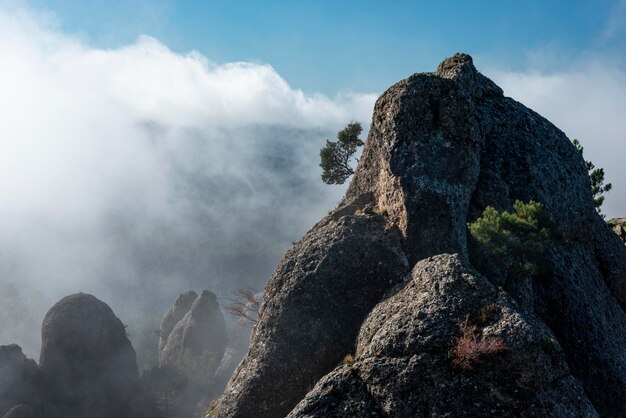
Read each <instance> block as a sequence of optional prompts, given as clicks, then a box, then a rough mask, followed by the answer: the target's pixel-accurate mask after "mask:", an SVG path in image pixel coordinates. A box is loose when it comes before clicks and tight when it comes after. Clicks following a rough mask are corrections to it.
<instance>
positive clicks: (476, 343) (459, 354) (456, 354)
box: [451, 318, 508, 370]
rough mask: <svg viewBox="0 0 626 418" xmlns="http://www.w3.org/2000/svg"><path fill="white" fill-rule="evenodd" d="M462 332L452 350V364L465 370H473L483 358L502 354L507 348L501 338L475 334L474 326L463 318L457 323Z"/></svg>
mask: <svg viewBox="0 0 626 418" xmlns="http://www.w3.org/2000/svg"><path fill="white" fill-rule="evenodd" d="M459 327H460V328H461V331H462V332H463V335H461V336H460V337H459V338H458V339H457V341H456V344H455V346H454V348H453V349H452V353H451V354H452V364H454V365H455V366H458V367H460V368H462V369H465V370H473V369H474V366H475V365H476V364H478V362H479V361H480V360H482V359H484V358H485V357H489V356H494V355H498V354H502V353H504V352H506V351H508V347H507V346H506V343H505V342H504V340H503V339H502V338H499V337H493V336H489V335H486V336H485V335H480V334H478V333H477V330H476V326H475V325H470V324H469V320H468V319H467V318H465V319H464V320H463V321H461V322H459Z"/></svg>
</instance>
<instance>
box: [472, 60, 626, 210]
mask: <svg viewBox="0 0 626 418" xmlns="http://www.w3.org/2000/svg"><path fill="white" fill-rule="evenodd" d="M484 72H485V74H486V75H488V76H489V77H491V78H492V79H493V80H494V81H495V82H496V83H497V84H499V85H500V86H501V87H502V88H503V89H504V93H505V94H506V95H507V96H510V97H513V98H514V99H515V100H517V101H519V102H521V103H523V104H525V105H526V106H528V107H530V108H531V109H533V110H535V111H536V112H538V113H540V114H541V115H543V116H544V117H546V118H547V119H549V120H550V121H551V122H552V123H554V124H555V125H556V126H557V127H559V128H560V129H562V130H563V131H564V132H565V133H566V134H567V135H568V137H569V138H570V139H573V138H578V139H579V140H580V141H581V142H582V144H583V146H584V147H585V158H586V159H589V160H591V161H593V162H594V163H595V165H596V166H598V167H603V168H604V169H605V176H606V179H607V180H608V181H609V182H612V183H613V191H611V192H610V193H608V194H607V197H606V201H605V204H604V206H603V211H604V212H605V213H606V214H607V216H608V217H614V216H620V217H621V216H626V182H625V181H624V179H626V164H624V161H625V158H626V69H624V68H621V67H620V65H619V64H618V63H617V60H614V59H612V57H610V56H601V55H594V54H585V55H584V56H581V59H580V60H578V61H576V62H574V63H572V66H571V67H569V68H567V69H565V70H559V71H553V72H543V71H536V70H533V69H530V70H527V71H524V72H515V71H507V70H502V69H491V70H490V69H486V70H485V71H484Z"/></svg>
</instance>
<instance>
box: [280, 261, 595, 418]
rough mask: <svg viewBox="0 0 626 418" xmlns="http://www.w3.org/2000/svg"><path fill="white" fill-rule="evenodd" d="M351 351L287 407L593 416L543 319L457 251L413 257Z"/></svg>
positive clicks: (316, 413) (322, 411)
mask: <svg viewBox="0 0 626 418" xmlns="http://www.w3.org/2000/svg"><path fill="white" fill-rule="evenodd" d="M463 338H465V340H463ZM462 343H467V344H466V345H460V344H462ZM481 343H482V344H483V346H480V344H481ZM489 344H492V345H493V344H499V345H498V347H499V348H498V349H497V350H495V349H490V348H489ZM472 350H474V351H472ZM355 358H356V360H355V361H354V362H349V363H347V364H345V365H342V366H340V367H338V368H336V369H335V370H334V371H333V372H331V373H329V374H328V375H327V376H325V377H324V378H323V379H322V380H321V381H320V382H318V384H317V385H316V386H315V388H314V389H313V390H312V391H311V392H309V393H308V394H307V396H306V398H305V399H304V400H303V401H302V402H300V404H299V405H298V406H297V407H296V408H295V409H294V410H293V411H292V412H291V414H290V415H289V416H290V417H294V418H295V417H354V416H368V417H370V416H379V417H416V416H423V417H427V416H461V415H463V416H476V417H477V416H481V417H485V416H493V417H502V416H545V417H555V416H558V417H592V416H597V412H596V411H595V410H594V408H593V407H592V406H591V403H590V402H589V400H588V399H587V397H586V396H585V393H584V391H583V388H582V385H581V384H580V382H579V381H578V380H576V379H575V378H573V377H572V375H571V373H570V371H569V369H568V366H567V362H566V361H565V356H564V354H563V351H562V349H561V347H560V346H559V344H558V343H557V342H556V338H555V336H554V335H553V334H552V332H551V331H550V330H549V329H548V327H546V326H545V325H544V324H543V323H542V322H541V321H540V320H539V319H538V318H537V317H536V315H534V314H533V313H532V312H525V311H523V310H520V309H519V307H518V306H517V304H516V303H515V301H514V300H512V299H511V297H510V296H509V295H508V294H507V292H504V291H499V290H498V289H497V288H496V287H495V286H493V284H492V283H490V282H489V281H488V280H487V279H485V278H484V277H482V276H481V275H480V274H478V273H477V272H476V271H475V270H473V269H472V268H470V267H468V266H467V265H466V264H465V263H464V262H463V261H462V259H461V257H459V256H458V255H447V254H446V255H438V256H435V257H432V258H428V259H425V260H422V261H420V262H419V263H417V264H416V265H415V267H414V268H413V272H412V275H411V277H410V279H409V282H408V283H406V284H403V285H402V286H400V287H399V288H398V289H397V291H395V292H393V293H392V295H391V296H390V297H388V298H387V299H385V300H384V301H383V302H381V303H379V304H378V305H377V306H376V308H374V310H373V311H372V312H371V313H370V315H369V316H368V318H367V319H366V321H365V323H364V324H363V326H362V327H361V332H360V334H359V338H358V340H357V350H356V355H355Z"/></svg>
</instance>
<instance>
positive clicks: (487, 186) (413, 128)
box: [207, 54, 626, 417]
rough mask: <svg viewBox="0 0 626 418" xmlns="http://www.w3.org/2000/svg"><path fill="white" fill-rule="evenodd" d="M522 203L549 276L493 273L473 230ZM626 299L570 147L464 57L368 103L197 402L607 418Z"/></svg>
mask: <svg viewBox="0 0 626 418" xmlns="http://www.w3.org/2000/svg"><path fill="white" fill-rule="evenodd" d="M517 199H519V200H522V201H529V200H535V201H538V202H540V203H542V204H543V205H544V207H545V210H546V213H547V215H548V216H549V217H550V218H551V219H552V220H553V221H554V222H555V224H556V228H557V229H558V231H559V232H560V234H561V236H562V239H561V240H559V241H558V242H557V241H555V242H554V244H553V246H552V248H551V249H550V251H549V254H546V256H547V257H548V258H549V261H550V263H551V265H552V268H553V271H554V274H553V277H552V279H551V280H543V281H542V280H532V279H528V280H525V281H523V282H521V283H514V284H511V283H507V282H502V281H501V280H500V278H498V277H497V276H495V275H493V274H490V269H489V260H488V259H486V258H485V256H484V254H482V253H481V252H480V251H478V250H477V247H476V245H475V243H473V242H472V240H471V239H469V238H468V234H467V232H466V231H467V229H466V223H467V222H471V221H473V220H474V219H476V218H477V217H478V216H479V215H480V213H482V211H483V210H484V208H485V207H487V206H494V207H496V208H497V209H499V210H503V209H510V208H511V207H512V205H513V202H514V201H515V200H517ZM625 307H626V247H625V246H624V245H623V243H622V242H621V241H620V240H619V238H618V237H617V236H616V235H615V234H614V233H613V232H612V231H611V229H610V228H609V227H608V226H607V225H606V223H605V222H604V221H603V220H602V218H601V217H600V216H598V214H597V213H596V212H595V209H594V206H593V200H592V197H591V193H590V183H589V179H588V177H587V171H586V168H585V164H584V161H583V159H582V157H581V155H580V153H579V152H578V151H577V150H576V149H575V148H574V146H573V145H572V144H571V143H570V141H569V140H568V139H567V137H566V136H565V135H564V134H563V132H561V131H560V130H559V129H558V128H556V127H555V126H554V125H552V124H551V123H550V122H549V121H547V120H546V119H544V118H543V117H541V116H540V115H538V114H536V113H535V112H533V111H532V110H530V109H528V108H526V107H524V106H523V105H522V104H520V103H518V102H516V101H515V100H513V99H510V98H507V97H505V96H504V95H503V92H502V90H501V89H500V88H499V87H498V86H496V85H495V84H494V83H493V82H492V81H491V80H489V79H488V78H486V77H485V76H483V75H482V74H480V73H479V72H478V71H476V69H475V67H474V65H473V62H472V59H471V57H469V56H468V55H465V54H457V55H455V56H453V57H451V58H449V59H447V60H445V61H444V62H442V63H441V65H440V66H439V68H438V69H437V71H436V72H434V73H426V74H415V75H413V76H411V77H409V78H407V79H405V80H403V81H401V82H399V83H397V84H396V85H394V86H392V87H391V88H390V89H389V90H387V91H386V92H385V93H384V94H383V95H382V96H381V97H380V98H379V99H378V101H377V102H376V106H375V109H374V115H373V118H372V124H371V128H370V132H369V137H368V140H367V143H366V145H365V149H364V152H363V156H362V158H361V159H360V161H359V165H358V167H357V170H356V173H355V176H354V178H353V180H352V183H351V185H350V187H349V189H348V191H347V193H346V196H345V198H344V199H343V201H342V202H341V204H340V205H339V207H338V208H337V209H335V210H334V211H332V212H331V213H330V214H329V215H328V216H327V217H325V218H324V219H323V220H322V221H320V222H319V223H318V224H317V225H315V226H314V227H313V228H312V229H311V231H309V232H308V233H307V234H306V235H305V237H304V238H303V239H302V240H301V241H300V242H298V243H297V244H296V245H295V246H294V247H293V248H292V249H291V250H290V251H288V252H287V254H286V255H285V256H284V258H283V260H282V261H281V262H280V264H279V265H278V268H277V270H276V272H275V273H274V275H273V276H272V278H271V279H270V281H269V283H268V285H267V288H266V292H265V295H264V302H263V306H262V309H261V312H260V316H259V321H258V323H257V325H256V327H255V329H254V331H253V334H252V338H251V347H250V350H249V352H248V354H247V356H246V357H245V358H244V360H243V361H242V363H241V364H240V365H239V367H238V369H237V370H236V371H235V374H234V375H233V377H232V379H231V380H230V382H229V384H228V386H227V388H226V391H225V393H224V395H223V397H222V398H221V400H220V402H219V403H218V404H217V405H215V406H214V407H213V408H212V409H211V410H210V411H209V412H208V413H207V415H208V416H215V417H251V416H259V417H283V416H286V415H288V414H290V416H293V417H296V416H298V417H300V416H302V417H304V416H307V417H314V416H315V417H327V416H346V417H347V416H381V417H391V416H393V417H404V416H440V415H441V416H458V415H463V414H465V415H470V416H503V415H507V416H516V415H518V416H546V417H547V416H597V415H601V416H607V417H613V416H614V417H617V416H620V415H622V413H623V411H626V351H625V350H624V347H626V315H625V314H624V308H625ZM347 354H351V355H352V357H346V361H345V362H342V358H344V356H346V355H347ZM344 363H345V364H344Z"/></svg>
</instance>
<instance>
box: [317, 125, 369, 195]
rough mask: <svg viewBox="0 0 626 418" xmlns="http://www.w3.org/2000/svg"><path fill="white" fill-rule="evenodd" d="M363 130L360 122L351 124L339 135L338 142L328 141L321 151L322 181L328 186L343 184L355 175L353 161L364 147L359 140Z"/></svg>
mask: <svg viewBox="0 0 626 418" xmlns="http://www.w3.org/2000/svg"><path fill="white" fill-rule="evenodd" d="M362 131H363V128H362V127H361V124H360V123H358V122H351V123H349V124H348V126H346V127H345V128H344V129H343V130H341V131H339V133H337V141H330V140H326V145H325V146H324V148H322V149H321V151H320V167H322V181H323V182H324V183H326V184H343V183H345V182H346V180H347V179H348V178H349V177H350V176H351V175H353V174H354V169H353V168H352V160H353V157H354V154H355V153H356V151H357V149H358V148H359V147H361V146H363V141H362V140H361V139H360V138H359V135H361V132H362Z"/></svg>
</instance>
